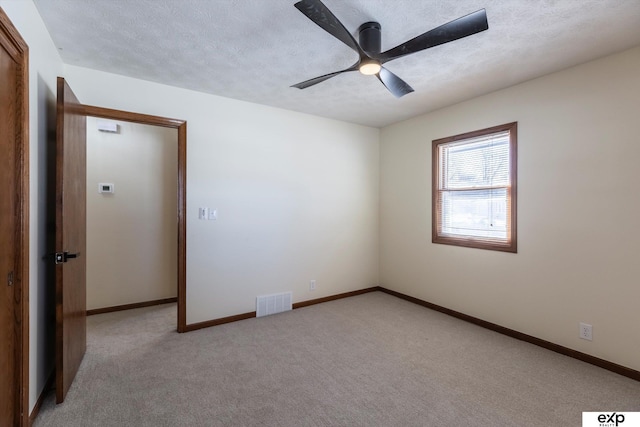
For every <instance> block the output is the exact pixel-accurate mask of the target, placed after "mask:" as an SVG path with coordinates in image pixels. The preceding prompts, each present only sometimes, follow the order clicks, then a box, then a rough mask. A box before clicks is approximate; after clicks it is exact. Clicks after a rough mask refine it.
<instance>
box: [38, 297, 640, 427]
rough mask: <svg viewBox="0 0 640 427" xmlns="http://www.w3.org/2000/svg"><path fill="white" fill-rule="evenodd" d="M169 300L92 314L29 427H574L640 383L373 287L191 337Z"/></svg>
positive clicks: (637, 395) (627, 402) (620, 403)
mask: <svg viewBox="0 0 640 427" xmlns="http://www.w3.org/2000/svg"><path fill="white" fill-rule="evenodd" d="M175 310H176V308H175V305H173V304H171V305H164V306H156V307H149V308H142V309H137V310H129V311H126V312H118V313H108V314H101V315H96V316H91V317H89V318H88V331H89V335H88V348H87V354H86V356H85V358H84V361H83V362H82V366H81V367H80V371H79V372H78V376H77V377H76V380H75V382H74V384H73V386H72V387H71V390H70V391H69V394H68V395H67V399H66V401H65V402H64V403H63V404H61V405H57V406H56V405H55V403H54V396H53V395H50V396H48V397H47V399H46V401H45V403H44V404H43V407H42V409H41V411H40V415H39V416H38V418H37V420H36V423H35V426H36V427H46V426H65V427H71V426H83V427H85V426H154V427H155V426H284V427H286V426H579V425H581V412H582V411H640V382H637V381H634V380H631V379H628V378H625V377H622V376H619V375H617V374H614V373H611V372H608V371H605V370H603V369H600V368H597V367H594V366H591V365H588V364H586V363H583V362H580V361H577V360H574V359H571V358H568V357H565V356H561V355H558V354H556V353H553V352H550V351H547V350H544V349H541V348H539V347H536V346H534V345H531V344H527V343H524V342H521V341H518V340H515V339H512V338H508V337H505V336H503V335H500V334H497V333H495V332H492V331H488V330H485V329H482V328H480V327H477V326H475V325H472V324H469V323H466V322H463V321H461V320H458V319H455V318H452V317H449V316H447V315H444V314H442V313H438V312H434V311H431V310H429V309H426V308H423V307H420V306H418V305H415V304H412V303H409V302H406V301H404V300H401V299H398V298H395V297H393V296H390V295H387V294H384V293H381V292H374V293H369V294H365V295H361V296H357V297H352V298H347V299H342V300H337V301H333V302H328V303H324V304H319V305H315V306H310V307H306V308H302V309H298V310H294V311H291V312H287V313H283V314H278V315H274V316H269V317H262V318H256V319H248V320H243V321H240V322H235V323H230V324H226V325H221V326H216V327H213V328H208V329H203V330H200V331H195V332H190V333H187V334H178V333H176V332H174V329H175V323H176V320H175V319H176V312H175Z"/></svg>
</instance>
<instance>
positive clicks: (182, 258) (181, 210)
mask: <svg viewBox="0 0 640 427" xmlns="http://www.w3.org/2000/svg"><path fill="white" fill-rule="evenodd" d="M82 107H83V109H84V115H85V116H92V117H98V118H102V119H110V120H121V121H125V122H131V123H139V124H143V125H151V126H162V127H166V128H171V129H177V130H178V177H177V179H178V206H177V208H178V210H177V214H178V325H177V330H178V332H186V327H187V298H186V297H187V295H186V294H187V217H186V209H187V122H186V121H185V120H179V119H169V118H166V117H159V116H151V115H147V114H139V113H131V112H128V111H121V110H113V109H110V108H102V107H95V106H92V105H83V106H82Z"/></svg>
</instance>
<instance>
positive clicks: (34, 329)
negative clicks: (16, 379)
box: [0, 0, 63, 409]
mask: <svg viewBox="0 0 640 427" xmlns="http://www.w3.org/2000/svg"><path fill="white" fill-rule="evenodd" d="M0 7H2V9H4V11H5V12H6V13H7V15H8V16H9V19H11V21H12V22H13V24H14V25H15V27H16V28H17V29H18V31H19V32H20V34H21V35H22V37H23V38H24V40H25V41H26V42H27V45H28V46H29V199H30V202H29V203H30V209H29V217H30V218H29V221H30V223H29V252H30V254H29V408H30V409H32V408H33V406H34V405H35V403H36V400H37V398H38V396H39V395H40V392H41V391H42V389H43V388H44V386H45V383H46V381H47V377H48V375H49V373H50V372H51V369H52V368H53V361H54V359H53V356H54V355H53V349H54V347H53V346H54V341H53V337H54V335H53V333H54V329H53V328H54V326H55V312H54V311H53V303H54V301H53V299H54V297H55V295H54V289H52V288H51V286H50V284H49V283H47V281H46V263H45V261H44V260H43V259H42V257H43V255H44V254H46V253H47V247H46V212H47V199H46V194H47V193H46V189H47V177H46V170H47V147H48V144H49V142H50V140H51V137H52V136H53V135H55V119H56V116H55V114H56V110H55V108H56V106H55V100H56V77H57V76H58V75H60V74H61V73H62V68H63V64H62V61H61V59H60V56H59V55H58V50H57V49H56V48H55V46H54V44H53V42H52V41H51V37H50V36H49V33H48V32H47V29H46V28H45V26H44V23H43V22H42V20H41V18H40V15H39V14H38V11H37V10H36V7H35V5H34V4H33V3H32V2H31V1H11V0H0ZM3 380H4V379H3Z"/></svg>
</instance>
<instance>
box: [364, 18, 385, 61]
mask: <svg viewBox="0 0 640 427" xmlns="http://www.w3.org/2000/svg"><path fill="white" fill-rule="evenodd" d="M381 28H382V27H381V26H380V24H379V23H378V22H365V23H364V24H362V25H360V27H359V28H358V39H359V42H360V47H361V48H362V50H364V51H365V52H366V53H368V54H374V53H380V52H381V51H382V32H381V31H380V29H381Z"/></svg>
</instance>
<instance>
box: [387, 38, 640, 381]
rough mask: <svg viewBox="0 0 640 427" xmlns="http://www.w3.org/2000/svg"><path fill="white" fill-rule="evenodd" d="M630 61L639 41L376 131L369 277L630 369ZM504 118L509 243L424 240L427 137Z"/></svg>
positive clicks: (634, 325) (636, 347) (633, 147)
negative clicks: (512, 170) (514, 183)
mask: <svg viewBox="0 0 640 427" xmlns="http://www.w3.org/2000/svg"><path fill="white" fill-rule="evenodd" d="M638 70H640V47H639V48H635V49H632V50H629V51H626V52H623V53H620V54H617V55H613V56H610V57H607V58H603V59H600V60H597V61H593V62H590V63H587V64H584V65H581V66H578V67H575V68H571V69H568V70H565V71H561V72H558V73H555V74H551V75H548V76H546V77H542V78H539V79H536V80H533V81H530V82H527V83H524V84H520V85H517V86H514V87H511V88H508V89H505V90H502V91H499V92H495V93H492V94H489V95H486V96H482V97H479V98H476V99H473V100H470V101H467V102H464V103H461V104H458V105H454V106H452V107H449V108H445V109H443V110H439V111H436V112H433V113H430V114H427V115H424V116H421V117H417V118H414V119H411V120H408V121H406V122H403V123H399V124H396V125H392V126H389V127H387V128H384V129H383V130H382V131H381V154H380V156H381V214H380V215H381V217H380V224H381V226H380V229H381V234H380V240H381V284H382V285H383V286H385V287H388V288H390V289H393V290H396V291H398V292H402V293H405V294H408V295H411V296H414V297H417V298H420V299H423V300H426V301H430V302H432V303H435V304H439V305H441V306H444V307H447V308H450V309H453V310H457V311H460V312H463V313H466V314H469V315H471V316H475V317H478V318H481V319H484V320H487V321H490V322H494V323H497V324H499V325H502V326H506V327H508V328H511V329H515V330H517V331H520V332H524V333H526V334H530V335H533V336H535V337H538V338H542V339H544V340H547V341H551V342H553V343H557V344H560V345H563V346H566V347H569V348H572V349H575V350H578V351H581V352H584V353H587V354H591V355H593V356H596V357H600V358H603V359H606V360H609V361H612V362H615V363H619V364H621V365H624V366H627V367H630V368H632V369H636V370H638V369H640V328H638V325H639V324H640V310H638V301H640V286H639V283H640V282H639V280H640V279H639V278H640V263H639V262H638V242H639V241H640V227H639V226H638V215H639V214H638V212H640V197H638V188H637V186H638V184H639V183H640V168H638V165H637V163H638V159H640V140H639V137H638V124H637V122H638V113H639V112H640V73H639V72H638ZM512 121H518V168H519V170H518V179H519V188H518V253H517V254H508V253H501V252H494V251H486V250H479V249H468V248H461V247H453V246H446V245H436V244H432V243H431V141H432V140H434V139H438V138H443V137H447V136H451V135H456V134H460V133H463V132H468V131H473V130H477V129H482V128H486V127H489V126H493V125H499V124H503V123H508V122H512ZM580 321H584V322H587V323H590V324H592V325H593V341H592V342H588V341H585V340H581V339H579V338H578V323H579V322H580Z"/></svg>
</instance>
